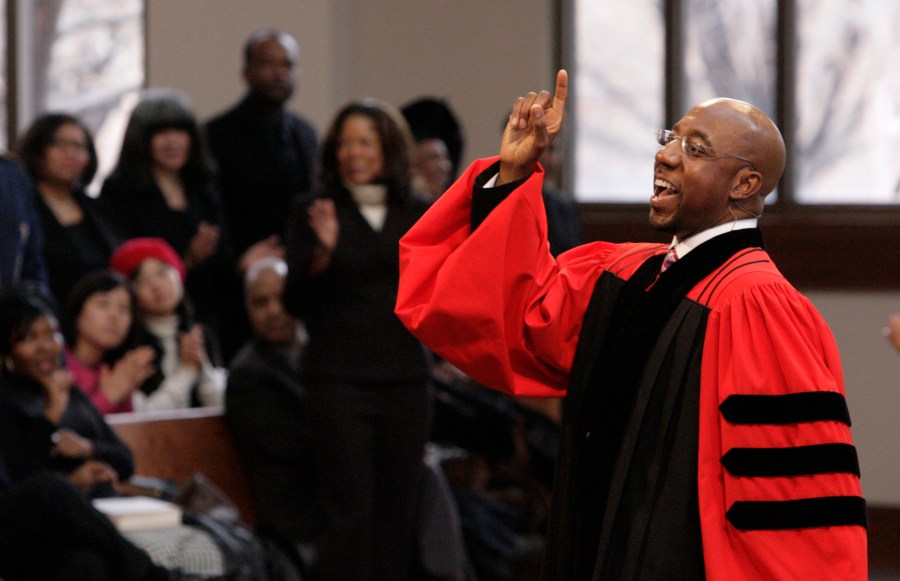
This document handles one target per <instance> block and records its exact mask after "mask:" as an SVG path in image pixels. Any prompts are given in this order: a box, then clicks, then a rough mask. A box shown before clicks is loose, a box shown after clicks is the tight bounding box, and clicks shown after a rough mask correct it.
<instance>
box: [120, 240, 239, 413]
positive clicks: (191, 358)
mask: <svg viewBox="0 0 900 581" xmlns="http://www.w3.org/2000/svg"><path fill="white" fill-rule="evenodd" d="M109 266H110V268H111V269H112V270H113V271H115V272H117V273H119V274H121V275H122V276H126V277H128V278H130V279H131V282H132V285H133V287H134V292H135V296H136V297H137V302H136V304H137V312H138V319H139V320H140V324H141V333H142V341H146V343H147V344H148V345H150V346H151V347H153V350H154V352H155V357H154V365H155V366H156V371H155V373H154V374H153V375H152V376H151V377H150V378H149V379H148V380H147V381H145V382H144V384H143V385H142V386H141V389H140V390H138V391H136V392H135V393H134V396H133V398H132V402H133V403H134V408H135V410H137V411H143V410H159V409H177V408H186V407H192V406H219V405H222V403H223V401H224V398H225V383H226V380H227V378H228V372H227V371H226V370H225V369H223V368H222V366H221V356H220V355H219V353H220V351H219V347H218V343H217V341H216V339H215V336H214V334H212V333H211V332H210V331H209V330H208V329H207V328H205V327H204V326H203V325H201V324H199V323H197V322H195V321H194V318H193V316H192V315H191V306H190V301H189V300H188V297H187V296H185V292H184V275H185V268H184V264H183V263H182V262H181V259H180V258H179V257H178V254H176V252H175V250H173V249H172V247H171V246H169V245H168V244H166V242H165V241H164V240H162V239H161V238H135V239H133V240H129V241H128V242H126V243H125V244H123V245H122V246H120V247H119V248H117V249H116V251H115V252H113V255H112V257H111V258H110V265H109Z"/></svg>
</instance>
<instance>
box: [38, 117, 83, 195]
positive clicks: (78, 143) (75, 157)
mask: <svg viewBox="0 0 900 581" xmlns="http://www.w3.org/2000/svg"><path fill="white" fill-rule="evenodd" d="M90 161H91V155H90V152H89V151H88V140H87V136H86V135H85V133H84V131H83V130H82V129H81V127H79V126H78V125H76V124H74V123H64V124H62V125H60V126H59V128H58V129H57V130H56V131H55V132H54V133H53V139H51V140H50V143H49V144H48V145H47V148H46V149H45V150H44V160H43V162H44V163H43V167H42V168H41V169H42V171H41V175H40V180H41V181H43V182H49V183H52V184H54V185H61V186H65V187H69V188H71V187H72V186H73V185H74V184H75V183H76V182H78V181H79V180H81V176H82V175H84V170H85V169H86V168H87V166H88V163H90Z"/></svg>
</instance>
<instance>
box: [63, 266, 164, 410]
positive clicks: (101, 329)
mask: <svg viewBox="0 0 900 581" xmlns="http://www.w3.org/2000/svg"><path fill="white" fill-rule="evenodd" d="M136 313H137V299H136V298H135V296H134V291H133V290H132V289H131V283H129V282H128V279H126V278H125V277H123V276H122V275H121V274H118V273H115V272H111V271H108V270H100V271H95V272H92V273H90V274H88V275H87V276H85V277H84V278H82V279H81V280H80V281H78V283H77V284H76V285H75V288H73V289H72V292H71V293H69V297H68V299H67V301H66V304H65V309H64V311H63V317H62V328H63V335H64V336H65V339H66V342H67V344H68V347H67V349H66V368H67V369H68V370H69V372H71V374H72V378H73V380H74V382H75V385H76V386H77V387H78V388H79V389H81V391H83V392H84V393H85V394H86V395H87V396H88V397H89V398H90V400H91V403H93V404H94V407H96V408H97V411H99V412H100V413H101V414H103V415H106V414H109V413H122V412H130V411H133V410H134V406H133V405H132V403H131V396H132V394H133V393H134V392H135V391H136V390H137V389H139V388H140V387H141V385H142V384H143V383H144V381H146V380H147V379H149V378H150V376H151V375H153V374H154V373H155V367H154V365H153V361H154V359H155V358H156V352H155V351H154V350H153V348H152V347H150V346H149V345H142V346H137V340H138V337H137V328H138V325H137V322H136Z"/></svg>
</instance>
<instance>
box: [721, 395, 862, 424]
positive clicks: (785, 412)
mask: <svg viewBox="0 0 900 581" xmlns="http://www.w3.org/2000/svg"><path fill="white" fill-rule="evenodd" d="M719 411H721V412H722V415H723V416H724V417H725V419H726V420H728V421H729V422H731V423H732V424H797V423H801V422H822V421H836V422H843V423H845V424H847V425H848V426H849V425H850V411H849V410H848V409H847V401H846V400H845V399H844V396H843V395H841V394H840V393H836V392H833V391H806V392H802V393H791V394H787V395H730V396H728V397H727V398H726V399H725V401H723V402H722V404H721V405H720V406H719Z"/></svg>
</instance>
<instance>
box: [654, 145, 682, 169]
mask: <svg viewBox="0 0 900 581" xmlns="http://www.w3.org/2000/svg"><path fill="white" fill-rule="evenodd" d="M680 161H681V142H680V141H679V140H677V139H674V140H672V141H670V142H669V143H667V144H666V145H664V146H662V147H660V148H659V150H657V152H656V163H657V164H661V165H665V166H668V167H673V166H675V165H678V163H679V162H680Z"/></svg>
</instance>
